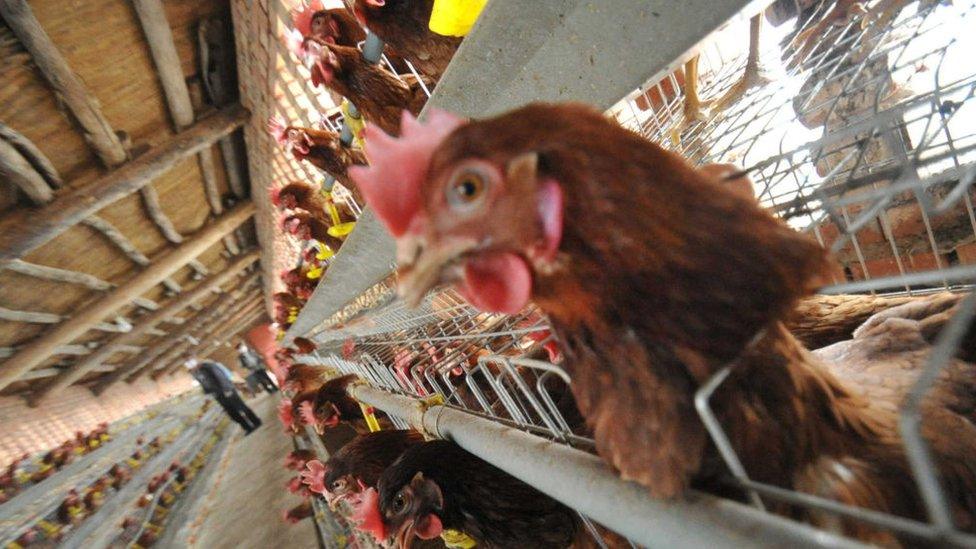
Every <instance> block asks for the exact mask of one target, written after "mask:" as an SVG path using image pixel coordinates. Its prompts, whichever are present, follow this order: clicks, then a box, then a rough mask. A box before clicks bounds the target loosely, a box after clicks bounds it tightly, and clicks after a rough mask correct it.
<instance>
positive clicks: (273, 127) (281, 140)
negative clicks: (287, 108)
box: [268, 114, 288, 145]
mask: <svg viewBox="0 0 976 549" xmlns="http://www.w3.org/2000/svg"><path fill="white" fill-rule="evenodd" d="M286 129H288V124H287V123H285V119H284V118H282V116H281V115H280V114H276V115H274V116H272V117H271V118H269V119H268V133H270V134H271V137H274V139H275V141H277V142H278V144H279V145H284V144H285V143H287V142H288V137H287V136H286V135H285V130H286Z"/></svg>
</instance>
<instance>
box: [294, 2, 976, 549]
mask: <svg viewBox="0 0 976 549" xmlns="http://www.w3.org/2000/svg"><path fill="white" fill-rule="evenodd" d="M833 5H834V3H832V2H822V3H819V4H818V5H817V6H816V7H815V8H813V10H812V15H810V14H804V15H803V16H802V17H801V18H805V19H804V20H805V23H804V24H803V25H799V26H798V27H795V25H796V22H795V20H791V21H789V22H787V23H785V24H783V25H782V26H781V27H779V28H773V29H767V31H766V32H765V34H764V35H763V41H762V48H761V50H762V52H761V53H762V55H761V59H762V64H763V65H764V67H765V71H764V72H765V73H766V74H767V75H768V76H769V81H768V82H766V83H763V84H762V85H760V86H757V87H755V88H754V89H751V90H748V91H747V92H745V94H744V95H742V96H741V97H740V98H738V99H737V100H736V101H734V102H731V103H730V104H728V105H726V106H725V108H724V109H723V110H721V111H718V110H715V111H714V112H707V113H706V115H705V116H704V117H703V118H702V120H700V121H696V122H694V123H691V124H685V123H684V122H683V117H684V91H683V89H682V87H683V86H684V82H683V80H684V79H683V73H681V72H680V71H679V72H675V73H672V74H669V75H668V76H666V77H665V78H664V79H662V80H659V81H653V82H647V83H645V84H644V85H643V86H641V87H640V88H639V89H637V90H635V91H634V92H633V93H632V94H630V95H628V96H627V97H625V98H623V99H621V101H620V102H619V103H618V104H617V105H615V106H614V107H612V108H611V109H609V111H608V114H609V115H611V116H612V117H614V118H615V119H616V120H617V121H618V122H619V123H620V124H621V125H623V126H624V127H626V128H629V129H631V130H633V131H635V132H637V133H639V134H640V135H642V136H645V137H647V138H648V139H650V140H653V141H655V142H658V143H660V144H662V145H663V146H664V147H666V148H670V149H672V150H675V151H677V152H680V153H681V154H682V155H684V156H685V157H686V158H688V159H689V160H691V161H692V162H695V163H698V164H705V163H710V162H722V163H735V164H737V165H739V166H742V167H744V168H745V169H746V170H747V172H748V174H749V176H750V179H751V180H752V184H753V188H754V191H755V194H756V196H757V199H758V200H759V202H760V204H761V205H763V206H764V207H766V208H768V209H769V211H771V212H772V213H774V214H775V215H778V216H779V217H781V218H782V219H784V220H785V221H786V222H787V223H789V224H790V225H791V226H792V227H794V228H795V229H797V230H799V231H803V232H807V233H809V234H810V235H811V236H813V237H815V238H817V240H818V241H819V242H820V243H821V244H822V245H823V246H824V247H825V248H827V249H829V250H831V251H832V252H833V255H834V257H835V259H836V265H835V269H834V270H833V272H832V273H831V276H832V278H833V281H834V283H833V284H831V285H830V286H828V287H826V288H824V289H822V292H823V293H829V294H840V293H877V294H895V295H897V294H905V295H924V294H928V293H932V292H935V291H941V290H945V289H948V290H957V291H958V290H963V289H966V290H968V289H970V288H971V285H972V284H973V282H974V281H976V211H974V208H973V200H974V197H973V194H972V193H973V189H972V187H973V183H974V182H976V98H974V96H976V65H974V64H973V63H972V60H971V56H972V52H973V51H976V34H974V33H972V32H971V29H973V28H976V24H974V23H976V3H974V2H973V1H972V0H970V1H958V0H956V1H954V2H952V3H951V4H950V5H944V4H943V3H940V2H933V1H924V0H923V1H921V2H901V1H898V0H895V1H894V2H888V1H886V0H884V1H881V2H874V3H869V4H868V9H867V10H866V13H864V14H860V13H852V14H849V15H848V17H846V18H844V19H841V20H837V21H835V22H834V23H833V24H829V25H825V26H822V27H817V25H818V23H819V22H820V21H822V20H823V17H824V15H825V14H826V13H827V12H828V11H829V10H830V9H831V7H832V6H833ZM879 6H882V7H886V6H900V7H899V9H896V10H890V11H891V12H892V14H891V15H892V16H891V17H890V18H887V19H886V16H885V15H884V14H882V13H881V12H878V11H877V9H876V8H878V7H879ZM872 10H875V12H872ZM808 15H809V16H808ZM746 25H747V23H746V22H744V21H743V22H741V23H739V24H735V25H732V26H730V27H728V28H726V29H724V30H722V31H719V32H718V33H716V35H714V36H712V37H710V38H709V39H708V40H707V41H706V42H705V44H704V45H702V46H701V48H700V50H699V53H700V62H699V67H700V69H699V70H700V78H699V81H700V83H701V86H700V88H701V90H700V94H701V96H702V97H705V98H706V99H708V98H717V97H720V96H721V95H722V94H724V93H725V92H726V91H728V90H729V89H732V87H733V86H734V84H735V83H736V81H737V80H738V79H739V78H740V76H741V74H742V71H743V68H744V66H745V60H746V52H745V41H744V40H743V37H744V36H745V35H746ZM816 28H820V34H819V35H818V34H814V41H812V42H804V41H803V37H804V31H808V30H810V29H816ZM730 52H732V53H730ZM387 64H388V65H389V62H388V61H387ZM959 309H960V311H959V312H958V313H957V316H956V317H954V318H953V319H952V321H951V322H949V323H948V324H947V327H946V328H945V332H944V333H943V334H941V336H940V337H939V339H938V340H937V342H936V344H935V345H934V347H933V351H932V353H931V355H930V357H929V361H928V364H927V365H926V368H925V370H924V372H923V373H922V374H921V375H920V377H919V379H918V381H917V382H916V385H915V386H914V388H913V389H912V391H911V395H910V397H909V399H908V402H907V403H906V405H905V406H904V408H903V409H902V410H901V416H900V421H901V432H902V437H903V439H904V441H905V446H906V452H907V454H908V456H909V461H910V465H911V470H912V472H913V474H914V477H915V479H916V481H917V483H918V485H919V489H920V493H921V494H922V497H923V499H924V502H925V504H926V508H927V509H928V510H929V514H930V523H929V524H924V523H922V522H918V521H913V520H908V519H905V518H903V517H897V516H892V515H887V514H885V513H879V512H876V511H871V510H867V509H860V508H855V507H851V506H848V505H844V504H841V503H838V502H836V501H831V500H827V499H824V498H821V497H818V496H813V495H810V494H804V493H797V492H793V491H790V490H784V489H782V488H779V487H776V486H770V485H765V484H762V483H758V482H755V481H752V480H750V479H749V478H748V476H747V475H746V472H745V467H744V466H743V464H742V463H741V460H740V459H739V457H738V456H737V455H736V454H735V451H734V449H733V447H732V445H731V444H730V443H729V441H728V437H727V435H726V434H725V432H724V429H723V426H722V425H721V424H720V422H719V421H718V420H717V418H716V417H715V416H714V414H712V413H711V411H710V410H709V407H708V397H709V395H710V394H711V393H712V392H713V391H714V390H715V389H717V388H718V387H719V385H720V384H721V383H722V381H723V380H724V378H725V375H727V373H728V372H729V371H730V370H729V369H725V370H722V371H720V372H719V375H717V376H715V377H713V378H712V379H711V380H710V381H709V382H708V383H706V384H705V385H704V386H703V387H702V388H701V389H700V391H699V393H698V395H697V396H696V406H697V408H698V411H699V413H700V415H701V417H702V420H703V422H704V423H705V425H706V427H707V429H708V432H709V434H710V436H711V438H712V440H713V442H715V444H716V446H717V447H718V448H719V450H720V453H721V455H722V457H723V458H724V459H725V462H726V464H727V466H728V468H729V470H730V471H731V473H732V476H733V477H734V478H730V479H728V482H729V483H730V484H731V485H734V486H736V487H738V488H740V489H742V490H744V491H745V492H746V493H747V494H749V495H750V498H751V499H752V501H753V503H754V504H756V506H757V507H759V508H762V501H761V500H760V497H762V498H765V499H768V500H776V501H785V502H788V503H790V504H793V505H795V506H801V507H808V508H811V509H817V510H819V511H825V512H829V513H834V514H836V515H838V516H843V517H847V518H851V519H855V520H860V521H863V522H865V523H866V524H870V525H873V526H876V527H881V528H885V529H889V530H891V531H893V532H898V533H901V534H904V535H907V536H909V537H912V538H917V539H922V540H927V541H941V542H945V543H948V544H955V545H967V544H969V545H976V538H974V537H973V536H971V535H967V534H964V533H962V532H960V531H958V530H956V529H955V526H954V525H953V523H952V520H951V516H950V514H949V512H948V509H947V502H946V500H945V496H944V494H943V491H942V489H941V487H940V486H939V481H938V477H937V475H936V472H935V469H934V468H933V466H932V463H931V458H930V457H929V455H928V450H927V445H926V443H925V440H924V439H923V438H922V436H921V434H920V425H921V422H922V414H921V413H920V410H919V403H920V401H921V399H922V397H923V396H924V395H925V394H926V392H927V390H928V389H929V388H930V386H931V384H932V382H933V381H934V379H935V377H936V376H937V374H938V372H939V370H940V369H942V368H943V367H944V366H945V365H946V364H947V363H948V361H949V360H950V359H951V358H952V356H953V354H954V351H955V349H956V348H957V347H958V345H959V342H960V340H961V338H962V336H963V335H964V332H965V329H966V328H967V327H968V326H969V325H970V324H971V321H972V318H973V316H974V315H976V298H973V297H970V298H968V299H967V300H966V301H965V303H964V305H963V306H960V307H959ZM546 330H547V323H546V321H545V319H544V317H543V316H542V315H541V314H539V313H538V311H536V310H534V309H532V308H530V309H528V310H526V311H524V312H523V313H521V314H519V315H514V316H505V315H496V314H486V313H483V312H480V311H478V310H476V309H474V308H472V307H470V306H469V305H467V304H466V303H465V301H464V300H463V299H462V298H461V297H460V296H459V295H458V294H457V293H456V292H454V291H452V290H437V291H435V292H432V293H431V294H430V295H428V296H427V298H426V299H425V301H424V302H423V304H422V305H421V306H420V307H418V308H417V309H407V308H406V307H405V306H404V304H403V303H402V302H400V301H399V300H397V299H396V298H395V280H394V278H393V277H391V278H390V279H387V280H385V281H383V282H381V283H380V284H378V285H376V286H375V287H374V288H372V289H370V290H369V291H367V292H366V293H364V294H363V295H361V296H360V297H359V298H358V299H357V300H356V301H354V302H353V303H350V304H349V305H347V306H346V307H345V308H344V309H343V310H341V311H339V312H338V313H336V314H335V315H334V316H333V317H332V318H330V319H328V320H327V321H326V322H324V323H323V324H322V325H321V326H319V327H318V328H316V330H314V331H313V332H312V334H313V335H314V339H315V341H316V342H317V343H318V344H319V349H318V350H317V351H316V352H315V353H314V355H313V356H311V357H307V358H309V359H310V361H312V362H315V363H318V364H322V365H327V366H329V367H332V368H335V369H336V370H338V371H340V372H342V373H354V374H357V375H358V376H360V377H361V378H363V379H364V380H366V381H367V382H368V383H370V384H371V385H374V386H376V387H379V388H384V389H388V390H391V391H393V392H396V393H399V394H403V395H409V396H413V397H419V398H426V397H430V396H431V395H435V394H439V395H441V396H442V397H443V399H444V401H445V402H446V405H447V406H448V407H452V408H457V409H463V410H465V411H468V412H470V413H473V414H475V415H479V416H481V417H485V418H490V419H492V420H494V421H497V422H499V423H503V424H505V425H509V426H513V427H516V428H519V429H523V430H525V431H528V432H531V433H534V434H538V435H542V436H546V437H548V438H550V439H552V440H554V441H558V442H560V443H564V444H568V445H572V446H575V447H578V448H581V449H585V450H588V451H592V450H593V448H594V444H593V440H592V439H591V438H590V437H589V435H588V432H587V429H586V427H585V425H584V424H583V423H582V422H581V421H580V418H578V417H574V416H572V412H571V411H570V409H569V408H568V407H566V406H561V405H560V404H561V399H563V397H565V396H566V395H567V394H568V393H567V390H568V386H569V383H570V381H571V380H570V376H569V374H568V373H567V372H566V371H565V370H564V369H563V368H562V367H561V366H560V365H559V363H560V359H559V358H558V357H555V356H551V357H549V358H550V360H552V362H550V361H547V360H539V359H540V358H541V357H542V356H544V355H546V353H547V352H548V351H549V349H546V347H545V346H546V344H547V343H548V342H550V341H551V340H552V336H551V335H550V334H548V333H547V332H546ZM349 343H352V344H353V349H352V351H351V352H350V350H349V347H348V344H349ZM344 344H345V349H344ZM526 357H531V358H526ZM730 367H731V366H730ZM392 419H393V420H394V422H395V423H396V424H397V425H398V426H401V427H402V426H406V425H407V423H406V422H404V421H403V420H402V419H400V418H392Z"/></svg>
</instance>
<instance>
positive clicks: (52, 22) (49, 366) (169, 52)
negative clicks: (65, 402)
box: [0, 0, 268, 394]
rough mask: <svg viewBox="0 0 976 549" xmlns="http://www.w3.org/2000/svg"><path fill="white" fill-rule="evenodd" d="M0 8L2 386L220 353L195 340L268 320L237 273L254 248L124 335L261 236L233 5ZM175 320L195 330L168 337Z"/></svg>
mask: <svg viewBox="0 0 976 549" xmlns="http://www.w3.org/2000/svg"><path fill="white" fill-rule="evenodd" d="M235 4H248V6H249V7H248V6H239V7H240V8H241V9H242V10H243V11H244V12H246V13H235V14H234V15H235V16H236V17H246V18H247V22H246V23H245V24H248V25H249V24H251V23H252V22H253V21H251V18H253V17H254V13H251V12H250V10H262V9H264V8H263V4H264V3H263V2H262V3H258V2H253V3H250V2H249V3H243V2H241V3H235ZM235 9H236V8H235ZM264 13H265V14H266V12H264ZM0 16H2V19H0V83H2V84H0V123H2V126H0V137H2V138H3V139H2V140H0V141H2V142H0V173H2V174H3V175H2V176H0V391H3V392H5V393H11V392H24V391H29V392H32V393H35V394H48V393H52V392H56V391H57V387H56V386H55V387H53V389H54V391H51V389H52V385H51V383H52V380H60V382H61V383H60V384H61V385H63V384H64V383H65V382H68V383H70V382H76V383H84V384H89V385H94V386H104V385H106V384H107V383H108V382H114V381H118V380H119V379H123V378H124V377H125V376H123V375H121V374H122V373H128V374H133V373H137V372H134V371H132V368H133V367H134V366H136V365H138V363H139V362H140V360H144V359H145V358H146V357H147V356H149V357H151V358H152V360H151V361H150V364H149V365H147V366H144V367H141V368H140V369H139V370H140V371H141V373H142V374H143V375H145V374H146V373H150V372H152V371H153V370H154V369H155V368H159V369H161V370H162V369H166V368H167V367H168V364H163V363H162V359H168V360H169V361H170V362H175V361H178V360H179V359H180V357H182V356H183V354H184V352H191V351H192V352H204V353H211V352H216V353H217V355H216V356H217V357H218V358H220V359H222V360H224V361H227V362H230V361H232V358H233V357H232V356H231V355H229V354H227V353H228V350H227V349H226V347H214V346H213V345H211V342H209V341H206V339H207V338H206V336H207V334H208V332H210V336H211V337H212V338H216V339H218V340H220V341H224V340H228V339H230V338H231V337H232V336H233V335H234V334H235V333H237V332H239V331H240V330H242V329H243V328H246V327H248V326H250V325H252V324H253V323H254V322H257V321H258V320H259V319H262V318H263V319H265V320H266V317H265V311H266V310H265V306H264V302H263V301H260V299H259V294H260V293H261V288H260V285H259V284H252V285H248V284H247V282H246V281H247V280H252V279H254V278H255V276H256V275H255V274H254V273H255V272H256V270H257V268H258V267H257V264H256V263H254V262H253V259H254V258H253V257H251V258H250V259H251V260H250V261H246V263H248V264H249V265H248V266H247V268H246V269H243V268H242V265H241V263H240V261H238V270H239V271H240V274H239V275H235V276H232V277H231V278H230V279H229V280H226V281H224V283H223V284H219V285H216V286H215V287H216V288H217V289H218V290H219V291H220V293H217V292H213V291H205V292H198V293H199V294H200V296H199V298H198V299H196V300H195V301H194V302H193V303H192V304H190V305H188V306H185V308H182V309H181V310H179V312H176V313H175V315H174V317H173V318H170V319H169V320H170V321H169V322H166V321H162V322H159V323H158V325H157V326H155V327H154V328H152V329H147V327H143V328H142V331H143V332H145V333H144V334H142V335H139V336H138V337H130V336H129V335H127V334H126V332H125V330H127V329H130V327H133V326H134V327H135V328H139V326H140V323H141V322H143V321H145V320H147V319H150V320H155V319H154V318H153V316H152V315H153V309H157V310H159V309H162V310H164V311H166V310H167V307H169V310H172V309H174V308H179V307H176V306H175V305H174V303H175V304H179V301H180V299H181V296H184V297H183V301H184V302H188V301H189V300H188V299H186V297H185V296H187V294H190V293H191V292H192V291H193V289H194V288H195V287H198V286H201V285H203V284H207V283H208V281H210V280H212V279H213V277H214V276H215V275H217V274H218V273H221V272H223V271H225V269H226V268H227V266H228V265H230V264H232V263H233V262H235V261H237V260H238V259H239V258H240V257H242V254H244V253H246V250H248V249H254V248H256V247H257V245H258V241H257V238H256V232H255V228H254V226H253V225H252V223H251V221H250V220H249V218H250V217H251V216H252V212H253V206H252V205H251V204H250V198H249V195H250V188H251V183H250V179H249V177H248V173H247V164H248V163H249V162H248V159H247V156H248V155H250V154H252V153H251V151H250V150H248V149H250V148H251V147H250V142H249V143H248V146H247V147H245V143H244V141H243V140H242V139H241V137H240V134H241V132H240V131H236V132H235V131H234V129H235V128H237V127H239V126H240V125H241V124H242V123H246V121H247V120H248V119H249V118H248V114H247V113H246V112H245V111H243V110H241V109H240V108H239V107H236V106H235V105H236V103H237V101H238V100H237V97H236V96H237V89H238V86H237V83H236V81H234V80H233V78H234V76H233V73H234V72H235V69H236V62H237V60H236V58H235V57H234V56H233V53H234V51H235V47H234V42H233V35H232V34H231V28H230V25H231V22H232V14H231V5H230V3H229V2H222V1H216V2H195V1H191V0H167V1H166V2H165V3H163V2H161V1H160V0H137V1H135V2H130V1H119V0H91V1H87V2H83V3H80V4H73V5H72V6H71V7H67V6H66V5H65V4H64V3H63V2H57V1H53V0H39V1H32V2H30V3H29V5H28V3H27V2H26V1H24V0H0ZM265 17H267V15H265ZM235 21H236V19H235ZM204 22H207V23H208V25H209V26H208V28H209V30H208V31H207V32H204V33H203V34H202V35H201V33H200V27H201V24H202V23H204ZM221 23H222V24H223V25H225V27H224V28H225V32H224V33H220V32H218V31H216V30H215V29H217V28H218V27H219V25H220V24H221ZM237 23H238V24H240V21H237ZM167 31H168V32H167ZM241 34H242V33H240V32H238V33H237V35H238V36H241ZM201 36H203V37H204V38H206V40H203V42H207V43H208V44H209V45H208V47H207V48H206V50H207V51H208V60H209V61H210V67H211V68H213V67H223V68H224V69H229V70H228V71H225V72H229V74H230V77H229V79H228V78H227V77H226V76H221V75H222V74H224V73H220V71H212V72H211V73H210V75H209V76H208V77H209V78H211V79H212V80H211V81H212V82H213V81H218V82H223V83H224V85H225V86H226V90H227V92H228V93H224V94H219V93H218V94H217V95H220V97H219V98H218V97H213V98H212V97H211V96H210V95H208V93H207V91H206V90H205V86H204V78H205V76H206V75H204V74H203V71H202V69H201V51H202V49H201V45H200V44H201ZM252 36H257V37H261V36H263V38H262V40H263V41H265V42H266V41H267V39H268V34H267V32H265V33H263V34H254V35H252ZM245 42H246V41H245ZM221 48H223V52H224V55H223V56H221V55H220V49H221ZM174 53H175V55H173V54H174ZM242 66H243V67H244V68H245V69H247V70H249V67H247V66H246V65H242ZM65 71H66V72H65ZM252 76H253V75H251V74H247V75H246V76H245V78H246V79H247V81H248V82H254V81H253V80H250V78H251V77H252ZM246 88H247V89H249V90H250V89H252V88H253V87H246ZM218 91H219V90H218ZM228 95H229V98H228V97H227V96H228ZM215 100H216V101H217V103H219V104H215V103H214V101H215ZM244 104H245V106H253V105H255V103H254V102H253V101H244ZM181 106H182V109H183V110H182V111H181V110H180V109H181ZM257 118H260V117H257ZM257 118H255V117H251V118H250V120H251V121H252V124H251V126H253V125H254V123H255V122H254V121H255V120H256V119H257ZM251 126H248V127H249V128H250V127H251ZM178 129H179V131H178ZM228 133H229V135H230V137H227V138H225V141H226V142H224V143H218V142H217V138H221V137H224V136H225V135H227V134H228ZM188 153H189V154H188ZM259 154H267V151H260V152H259ZM235 157H236V158H235ZM45 159H46V160H45ZM47 162H49V166H48V165H46V163H47ZM250 164H251V165H252V166H253V165H254V164H255V162H254V161H251V162H250ZM62 182H63V185H62V186H61V187H60V188H58V185H59V183H62ZM261 194H262V195H264V193H263V192H262V193H261ZM262 197H263V196H262ZM266 213H267V212H263V213H260V214H259V218H260V217H268V216H267V215H266ZM218 307H223V310H224V314H220V315H213V314H212V313H213V312H214V310H215V309H216V308H218ZM235 311H236V312H240V314H235ZM208 312H209V313H211V317H210V318H205V317H204V316H201V315H206V314H207V313H208ZM159 316H160V315H158V314H157V315H156V317H159ZM225 323H230V325H229V326H225ZM184 328H192V329H184ZM137 331H139V330H137ZM181 332H187V335H194V336H195V337H197V338H198V339H200V340H204V341H200V345H194V344H192V343H190V342H186V341H182V340H181V341H180V342H175V343H174V339H175V337H176V336H178V335H180V333H181ZM123 336H124V337H123ZM130 340H131V341H130ZM106 345H112V347H111V349H112V352H111V353H109V354H108V355H106V356H105V357H104V360H100V361H96V362H95V363H93V364H86V365H85V368H84V370H85V371H84V372H83V373H82V375H80V377H78V379H77V380H74V379H71V378H72V377H76V376H77V375H78V374H79V373H81V372H79V371H78V369H77V366H78V365H79V364H83V363H84V361H85V359H86V357H91V356H93V355H95V354H96V353H97V352H98V349H100V348H102V349H104V348H106V347H105V346H106ZM102 354H104V351H103V353H102ZM153 355H155V356H153ZM89 362H91V361H89ZM72 372H73V373H72ZM69 373H71V375H69Z"/></svg>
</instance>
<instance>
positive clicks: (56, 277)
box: [0, 259, 159, 311]
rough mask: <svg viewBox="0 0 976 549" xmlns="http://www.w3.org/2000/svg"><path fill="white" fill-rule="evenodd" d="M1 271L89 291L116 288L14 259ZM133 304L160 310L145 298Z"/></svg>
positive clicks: (1, 266) (85, 276)
mask: <svg viewBox="0 0 976 549" xmlns="http://www.w3.org/2000/svg"><path fill="white" fill-rule="evenodd" d="M0 269H6V270H8V271H13V272H15V273H19V274H22V275H24V276H31V277H34V278H42V279H44V280H53V281H55V282H66V283H68V284H77V285H79V286H84V287H85V288H88V289H89V290H96V291H99V292H104V291H107V290H111V289H112V288H114V287H115V285H114V284H112V283H111V282H108V281H106V280H102V279H101V278H98V277H97V276H94V275H90V274H88V273H82V272H78V271H71V270H68V269H59V268H57V267H48V266H47V265H38V264H36V263H28V262H26V261H23V260H21V259H12V260H10V261H7V262H5V263H4V262H0ZM132 302H133V303H134V304H136V305H138V306H139V307H142V308H143V309H147V310H149V311H155V310H157V309H159V304H158V303H156V302H155V301H153V300H151V299H147V298H144V297H139V298H136V299H134V300H132Z"/></svg>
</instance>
